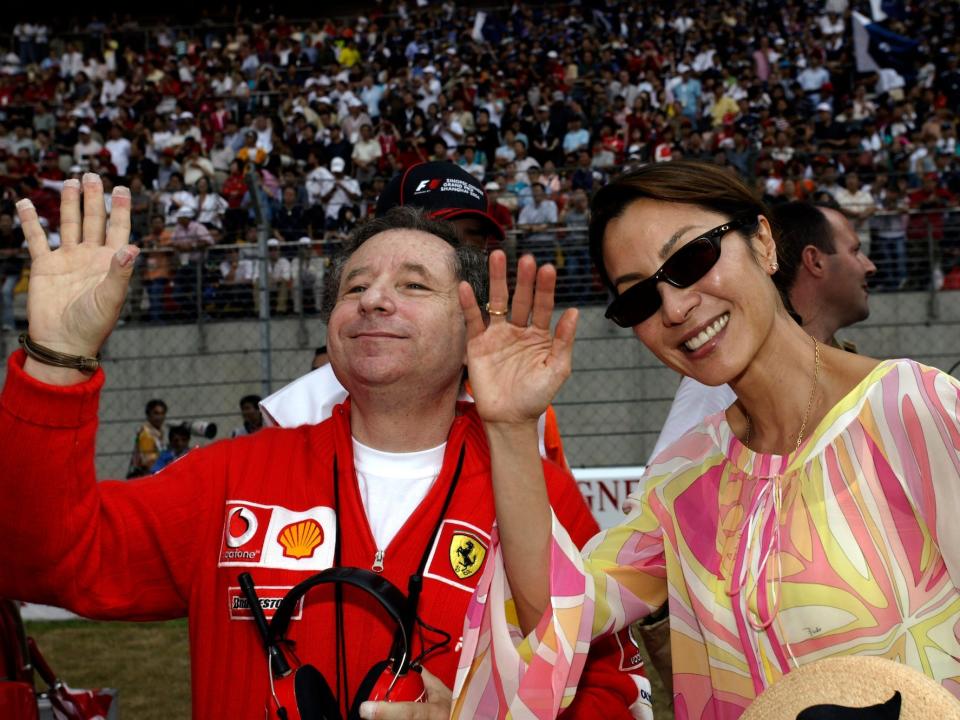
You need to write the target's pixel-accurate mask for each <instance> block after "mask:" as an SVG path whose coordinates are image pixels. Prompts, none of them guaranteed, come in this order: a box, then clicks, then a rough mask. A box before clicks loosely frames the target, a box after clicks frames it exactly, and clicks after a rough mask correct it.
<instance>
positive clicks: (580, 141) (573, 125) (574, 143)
mask: <svg viewBox="0 0 960 720" xmlns="http://www.w3.org/2000/svg"><path fill="white" fill-rule="evenodd" d="M562 147H563V153H564V155H567V156H569V155H575V154H576V153H578V152H580V151H581V150H589V148H590V132H589V131H588V130H587V129H586V128H584V127H583V121H582V119H581V118H580V116H579V115H574V116H573V117H571V118H570V122H569V124H568V129H567V132H566V134H565V135H564V136H563V146H562Z"/></svg>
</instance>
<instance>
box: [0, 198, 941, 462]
mask: <svg viewBox="0 0 960 720" xmlns="http://www.w3.org/2000/svg"><path fill="white" fill-rule="evenodd" d="M891 217H892V216H891ZM896 218H898V221H897V222H896V223H878V224H877V226H878V227H881V228H884V229H885V233H884V234H879V235H878V234H876V233H873V234H872V235H871V237H870V246H869V252H870V253H871V254H872V256H873V258H874V262H875V263H876V265H877V272H876V274H875V275H874V276H873V277H872V278H871V284H872V285H873V287H874V290H875V291H877V292H876V294H875V295H874V296H873V297H872V299H871V306H872V310H873V312H872V315H871V318H870V320H868V321H867V322H866V323H863V324H862V325H861V326H857V327H856V328H853V329H850V330H849V331H847V332H845V333H844V335H845V337H852V338H853V339H855V340H858V342H859V343H860V346H861V349H862V350H863V351H864V352H866V353H868V354H870V355H874V356H878V357H884V356H894V355H901V356H911V357H916V358H917V359H920V360H922V361H924V362H929V363H930V364H933V365H936V366H938V367H941V368H943V369H949V368H950V367H951V366H952V365H954V363H955V362H956V361H957V360H960V332H958V330H960V293H954V292H951V291H952V290H958V289H960V243H958V239H960V209H950V210H948V211H943V212H939V213H929V212H928V213H913V214H904V213H901V214H897V215H896ZM898 227H899V228H902V234H897V233H894V232H893V229H895V228H898ZM505 245H506V247H507V249H508V250H509V251H510V252H511V254H516V253H519V252H524V251H532V252H534V253H535V254H537V255H538V257H539V259H541V260H551V261H554V262H557V264H558V266H559V282H558V301H559V303H560V304H561V305H571V304H572V305H578V306H581V307H583V308H584V311H583V316H582V320H581V326H580V330H579V332H578V340H577V349H576V354H575V366H574V376H573V378H572V379H571V381H570V382H569V383H568V384H567V386H565V388H564V390H563V391H562V392H561V395H560V396H559V397H558V399H557V402H556V408H557V412H558V416H559V418H560V425H561V429H562V431H563V435H564V441H565V444H566V447H567V453H568V455H569V456H570V460H571V463H572V464H574V465H577V466H583V465H632V464H642V463H643V462H644V461H645V460H646V454H647V453H648V452H649V451H650V449H651V448H652V446H653V443H654V441H655V439H656V435H657V433H658V432H659V428H660V426H661V424H662V421H663V418H664V417H665V416H666V412H667V409H668V408H669V405H670V401H671V399H672V397H673V393H674V391H675V389H676V384H677V380H678V379H677V378H676V376H675V375H674V374H673V373H672V372H671V371H669V370H666V369H665V368H663V367H662V366H661V365H660V364H659V362H658V361H657V360H656V359H655V358H654V357H653V356H652V355H650V354H649V353H648V352H647V351H646V350H645V349H644V348H643V347H642V345H641V344H640V343H639V342H637V341H636V339H635V338H634V337H633V335H632V333H631V332H630V331H629V330H622V329H620V328H616V327H614V326H613V325H612V324H610V323H609V322H607V321H605V320H604V319H603V317H602V315H603V307H604V305H605V304H606V302H607V293H606V291H605V290H604V289H603V287H602V286H601V284H600V282H599V278H598V277H597V275H596V273H595V271H593V270H592V268H591V266H590V264H589V262H588V257H587V241H586V228H584V227H562V228H561V227H557V228H552V229H550V230H543V231H540V232H537V233H532V234H531V233H525V232H511V233H510V234H509V236H508V239H507V241H506V243H505ZM188 247H189V245H188V244H186V245H181V246H179V247H178V246H174V245H166V246H161V247H145V248H144V249H143V253H142V254H143V257H142V258H141V259H140V260H139V261H138V263H139V265H138V268H137V271H136V272H135V275H134V279H133V281H132V283H131V289H130V293H129V295H128V299H127V303H126V305H125V308H124V311H123V315H122V318H121V323H122V326H121V327H119V328H118V329H117V331H115V333H114V334H113V336H112V338H111V340H110V341H109V342H108V345H107V347H106V348H105V349H104V356H105V367H106V370H107V375H108V381H107V385H106V387H105V390H104V394H103V399H102V402H101V433H100V437H99V447H98V452H99V460H98V462H99V469H100V471H101V473H102V474H105V475H109V476H114V477H115V476H118V475H121V476H122V474H123V473H124V472H125V470H126V464H127V460H128V458H129V456H130V450H131V447H132V439H133V434H134V432H135V430H136V428H137V427H138V426H139V425H140V424H141V423H142V422H143V408H144V404H145V403H146V401H147V400H148V399H150V398H153V397H160V398H163V399H164V400H165V401H166V403H167V404H168V406H169V408H170V412H169V415H170V417H171V418H180V419H204V420H209V421H213V422H216V423H217V424H218V425H219V426H220V428H221V430H220V436H221V437H223V436H224V435H227V434H229V431H230V428H232V427H235V426H237V425H240V422H241V420H240V415H239V409H238V405H237V403H238V400H239V398H240V397H242V396H243V395H246V394H249V393H257V394H261V395H264V394H267V393H269V392H271V391H273V390H276V389H279V388H280V387H281V386H283V385H284V384H286V383H288V382H290V381H291V380H293V379H295V378H296V377H298V376H300V375H302V374H303V373H305V372H307V371H308V369H309V367H310V361H311V359H312V356H313V351H314V348H315V347H316V346H318V345H321V344H323V343H324V342H325V340H326V334H325V328H324V326H323V324H322V322H321V320H320V319H319V317H318V312H319V309H320V305H321V300H322V297H323V293H324V287H325V286H324V283H325V279H326V271H327V266H328V261H329V258H330V257H331V255H332V253H334V252H335V251H336V249H337V247H338V242H337V240H336V239H335V238H331V239H328V240H315V241H311V242H309V243H306V242H302V243H289V242H277V243H270V244H266V243H263V244H262V245H257V244H252V243H251V244H240V245H213V246H204V247H196V248H189V249H186V248H188ZM261 247H263V248H265V252H264V251H261ZM28 284H29V263H25V265H24V268H23V271H22V274H20V275H18V276H17V277H16V278H14V279H13V280H10V281H9V282H6V281H5V282H4V284H3V288H4V291H5V292H4V296H3V301H4V306H3V307H4V310H5V309H7V308H12V310H13V321H14V324H15V326H16V329H22V328H24V327H25V324H26V314H25V310H26V308H25V297H26V294H25V292H24V291H25V290H26V287H27V286H28ZM15 333H16V330H4V331H3V332H2V333H0V350H2V351H3V353H4V355H6V354H9V352H10V351H11V350H12V349H13V348H14V346H15V344H16V334H15ZM641 408H642V409H641ZM198 441H199V442H203V440H200V439H198Z"/></svg>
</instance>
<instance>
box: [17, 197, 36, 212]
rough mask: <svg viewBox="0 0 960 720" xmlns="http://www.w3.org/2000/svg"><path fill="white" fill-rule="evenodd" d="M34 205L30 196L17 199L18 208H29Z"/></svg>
mask: <svg viewBox="0 0 960 720" xmlns="http://www.w3.org/2000/svg"><path fill="white" fill-rule="evenodd" d="M32 207H33V203H32V202H30V199H29V198H24V199H23V200H17V210H29V209H30V208H32Z"/></svg>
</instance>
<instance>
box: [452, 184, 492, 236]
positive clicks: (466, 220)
mask: <svg viewBox="0 0 960 720" xmlns="http://www.w3.org/2000/svg"><path fill="white" fill-rule="evenodd" d="M487 199H488V201H489V202H490V203H492V202H493V197H492V195H491V194H490V193H489V192H488V193H487ZM450 222H451V223H452V224H453V226H454V227H456V228H457V235H458V236H459V237H460V242H462V243H463V244H464V245H469V246H471V247H475V248H478V249H480V250H486V249H487V247H488V246H489V245H488V244H489V242H490V240H491V239H492V238H493V239H496V238H495V236H492V235H491V233H490V226H489V225H487V224H486V223H485V222H483V220H481V219H480V218H478V217H470V216H466V217H459V218H455V219H454V220H451V221H450Z"/></svg>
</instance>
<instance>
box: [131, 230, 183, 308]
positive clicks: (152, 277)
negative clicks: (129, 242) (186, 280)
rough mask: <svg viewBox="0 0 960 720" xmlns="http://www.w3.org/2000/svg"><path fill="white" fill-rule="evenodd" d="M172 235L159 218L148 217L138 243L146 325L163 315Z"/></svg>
mask: <svg viewBox="0 0 960 720" xmlns="http://www.w3.org/2000/svg"><path fill="white" fill-rule="evenodd" d="M172 236H173V233H172V232H171V231H170V230H169V229H167V228H166V227H165V226H164V224H163V217H162V216H160V215H154V216H153V217H152V218H150V232H148V233H147V234H146V235H144V236H143V239H142V241H141V243H140V246H141V247H142V248H143V251H144V252H143V259H142V260H141V261H140V262H141V268H142V270H141V277H142V278H143V286H144V287H145V288H146V290H147V300H148V302H149V304H150V307H149V317H150V322H159V321H160V320H162V319H164V317H165V314H166V313H165V305H166V304H167V303H168V302H169V299H168V298H167V292H168V290H169V289H170V287H171V286H172V283H173V277H174V270H175V268H176V265H177V262H176V254H175V253H174V250H173V240H172Z"/></svg>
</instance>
